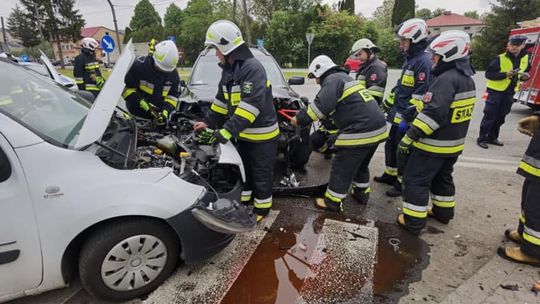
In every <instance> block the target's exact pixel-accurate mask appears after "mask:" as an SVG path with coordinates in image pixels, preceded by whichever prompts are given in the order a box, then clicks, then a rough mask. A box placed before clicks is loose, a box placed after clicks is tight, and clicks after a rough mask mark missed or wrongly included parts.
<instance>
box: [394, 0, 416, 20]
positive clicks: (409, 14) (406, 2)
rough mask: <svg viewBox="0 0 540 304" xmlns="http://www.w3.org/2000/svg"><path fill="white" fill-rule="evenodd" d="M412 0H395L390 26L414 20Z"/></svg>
mask: <svg viewBox="0 0 540 304" xmlns="http://www.w3.org/2000/svg"><path fill="white" fill-rule="evenodd" d="M414 9H415V5H414V0H396V2H395V4H394V9H393V11H392V25H394V26H395V25H398V24H400V23H401V22H403V21H405V20H407V19H411V18H414Z"/></svg>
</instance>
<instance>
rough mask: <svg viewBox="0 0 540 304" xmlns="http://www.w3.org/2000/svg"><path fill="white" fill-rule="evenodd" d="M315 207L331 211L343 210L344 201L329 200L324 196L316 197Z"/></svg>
mask: <svg viewBox="0 0 540 304" xmlns="http://www.w3.org/2000/svg"><path fill="white" fill-rule="evenodd" d="M315 207H317V208H319V209H323V210H326V211H331V212H343V206H342V203H338V202H334V201H331V200H327V199H324V198H322V197H319V198H317V199H315Z"/></svg>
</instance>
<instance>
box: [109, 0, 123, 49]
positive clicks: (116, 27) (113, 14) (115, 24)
mask: <svg viewBox="0 0 540 304" xmlns="http://www.w3.org/2000/svg"><path fill="white" fill-rule="evenodd" d="M107 2H109V5H110V6H111V11H112V17H113V22H114V31H115V32H116V44H118V54H122V41H120V34H118V24H117V23H116V13H115V12H114V6H113V5H112V3H111V0H107Z"/></svg>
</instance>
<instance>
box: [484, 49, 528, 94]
mask: <svg viewBox="0 0 540 304" xmlns="http://www.w3.org/2000/svg"><path fill="white" fill-rule="evenodd" d="M514 69H519V73H520V74H519V75H516V76H514V77H512V78H508V77H507V76H506V72H509V71H511V70H514ZM530 69H531V65H530V63H529V55H528V54H527V52H526V51H525V50H523V51H521V53H519V54H518V56H513V55H511V54H509V53H508V52H505V53H503V54H500V55H499V56H497V58H495V59H493V60H492V61H491V62H490V63H489V66H488V68H487V69H486V78H487V87H488V89H491V90H495V91H498V92H508V93H510V94H513V93H514V92H517V91H518V90H519V83H520V81H519V79H518V77H519V76H520V75H523V73H528V72H529V70H530Z"/></svg>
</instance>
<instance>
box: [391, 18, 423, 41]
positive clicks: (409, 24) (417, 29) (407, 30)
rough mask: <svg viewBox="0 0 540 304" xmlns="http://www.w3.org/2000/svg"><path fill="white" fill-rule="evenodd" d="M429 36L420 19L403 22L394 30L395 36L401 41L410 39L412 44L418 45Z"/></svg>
mask: <svg viewBox="0 0 540 304" xmlns="http://www.w3.org/2000/svg"><path fill="white" fill-rule="evenodd" d="M428 35H429V31H428V26H427V24H426V22H425V21H424V20H422V19H420V18H413V19H409V20H407V21H404V22H403V23H401V24H400V25H398V26H397V28H396V36H397V37H398V38H401V39H411V42H412V43H418V42H420V41H422V40H423V39H426V38H427V36H428Z"/></svg>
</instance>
